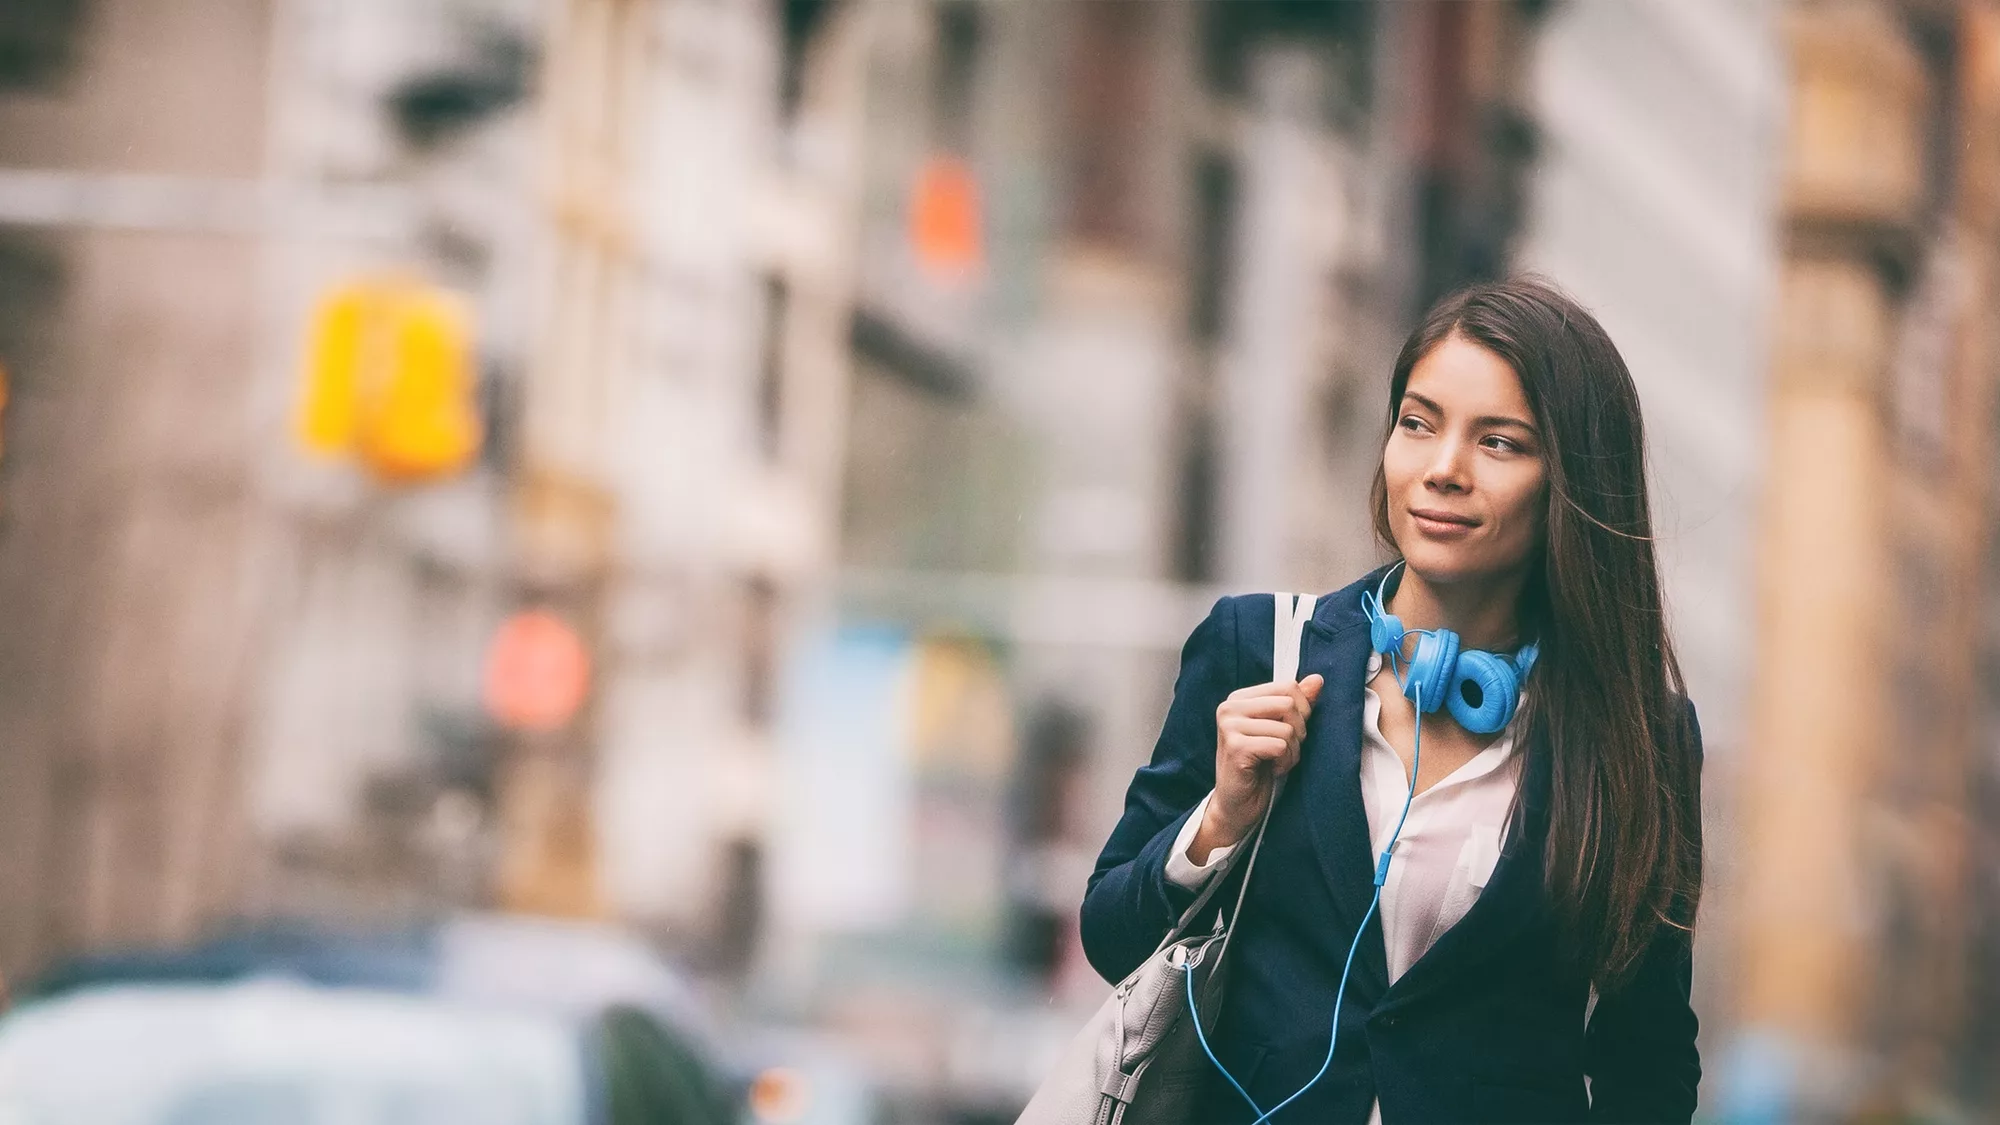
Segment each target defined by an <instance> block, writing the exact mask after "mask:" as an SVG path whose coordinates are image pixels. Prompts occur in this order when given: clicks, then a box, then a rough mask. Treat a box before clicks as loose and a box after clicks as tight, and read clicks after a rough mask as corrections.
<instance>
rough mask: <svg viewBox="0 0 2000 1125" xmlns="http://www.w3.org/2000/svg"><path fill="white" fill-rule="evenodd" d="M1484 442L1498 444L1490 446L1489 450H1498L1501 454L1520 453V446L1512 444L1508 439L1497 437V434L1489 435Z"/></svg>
mask: <svg viewBox="0 0 2000 1125" xmlns="http://www.w3.org/2000/svg"><path fill="white" fill-rule="evenodd" d="M1486 440H1487V441H1489V442H1496V443H1498V444H1496V445H1493V446H1490V447H1489V448H1493V449H1498V450H1499V451H1500V452H1502V453H1519V452H1521V447H1520V446H1518V445H1516V444H1514V442H1513V441H1512V440H1511V439H1509V438H1503V437H1501V436H1500V435H1498V434H1491V435H1488V437H1487V438H1486Z"/></svg>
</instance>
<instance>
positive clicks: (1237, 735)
mask: <svg viewBox="0 0 2000 1125" xmlns="http://www.w3.org/2000/svg"><path fill="white" fill-rule="evenodd" d="M1223 737H1224V744H1223V745H1224V749H1225V750H1229V749H1235V750H1238V751H1239V752H1241V753H1243V754H1245V755H1248V756H1250V757H1252V758H1254V759H1257V760H1259V761H1273V762H1277V763H1278V766H1279V768H1280V769H1281V770H1289V769H1291V768H1292V766H1293V765H1294V764H1295V763H1296V762H1297V761H1298V752H1299V738H1300V734H1299V730H1298V728H1297V727H1295V726H1293V725H1292V724H1291V723H1287V722H1281V721H1279V720H1277V719H1252V718H1240V717H1239V718H1233V719H1230V720H1227V721H1226V722H1225V723H1224V724H1223Z"/></svg>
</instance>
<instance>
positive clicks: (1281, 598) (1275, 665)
mask: <svg viewBox="0 0 2000 1125" xmlns="http://www.w3.org/2000/svg"><path fill="white" fill-rule="evenodd" d="M1271 600H1272V602H1273V603H1274V604H1275V609H1276V614H1277V619H1276V621H1275V622H1274V623H1273V624H1274V628H1273V630H1272V639H1271V679H1272V681H1273V682H1277V681H1280V680H1293V679H1297V678H1298V674H1299V649H1300V647H1301V645H1302V644H1303V643H1304V639H1305V628H1306V622H1308V621H1311V620H1312V614H1313V605H1314V603H1315V602H1316V601H1317V600H1318V599H1316V598H1315V597H1313V596H1312V595H1311V594H1274V595H1272V599H1271ZM1284 791H1285V779H1284V778H1282V777H1280V778H1279V779H1278V783H1277V784H1276V785H1273V786H1272V787H1271V800H1270V803H1269V804H1267V805H1265V806H1264V816H1263V818H1262V819H1260V820H1258V822H1257V833H1256V836H1255V837H1253V838H1252V840H1251V842H1250V858H1249V859H1248V860H1246V861H1245V865H1244V868H1243V882H1242V884H1241V886H1240V887H1239V888H1238V889H1237V892H1236V906H1235V907H1234V908H1233V909H1231V910H1230V912H1229V930H1231V931H1233V930H1235V928H1236V916H1237V915H1238V914H1241V913H1242V912H1243V899H1244V898H1245V897H1246V896H1247V895H1248V894H1249V892H1250V876H1251V875H1252V874H1253V873H1255V872H1256V870H1257V853H1258V852H1260V851H1262V850H1263V848H1264V829H1265V828H1266V827H1267V826H1269V825H1270V823H1271V810H1272V809H1275V808H1277V807H1278V797H1279V795H1280V794H1282V793H1283V792H1284ZM1225 882H1228V879H1227V878H1226V877H1225V876H1224V874H1223V873H1221V872H1217V873H1216V875H1215V877H1214V878H1212V879H1210V880H1209V881H1208V885H1207V886H1205V887H1203V888H1202V889H1201V893H1200V894H1199V895H1197V896H1195V900H1194V903H1193V904H1192V905H1190V906H1189V907H1188V908H1187V909H1186V910H1184V911H1182V912H1181V917H1180V921H1178V922H1176V923H1174V928H1173V929H1172V930H1170V931H1168V932H1167V936H1166V939H1165V940H1164V941H1162V942H1160V945H1159V949H1155V950H1154V951H1153V952H1155V953H1158V952H1159V950H1160V949H1165V948H1166V947H1167V946H1169V945H1171V944H1173V943H1174V942H1176V941H1178V940H1180V937H1181V935H1182V934H1183V933H1185V932H1186V931H1187V928H1188V926H1189V925H1190V924H1191V923H1193V921H1194V920H1195V918H1196V917H1197V916H1199V915H1200V914H1201V910H1202V907H1204V906H1207V905H1208V900H1209V899H1210V898H1212V897H1213V896H1214V895H1215V892H1216V890H1217V889H1218V888H1220V887H1221V886H1222V884H1223V883H1225ZM1228 952H1229V936H1228V933H1227V932H1225V933H1224V935H1223V938H1222V949H1221V950H1220V951H1219V952H1218V953H1217V954H1216V960H1217V962H1218V963H1219V962H1220V961H1221V959H1222V955H1223V954H1226V953H1228Z"/></svg>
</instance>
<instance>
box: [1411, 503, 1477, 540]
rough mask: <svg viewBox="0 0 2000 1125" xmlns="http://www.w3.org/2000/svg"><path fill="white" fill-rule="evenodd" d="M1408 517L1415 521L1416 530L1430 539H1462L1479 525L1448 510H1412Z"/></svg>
mask: <svg viewBox="0 0 2000 1125" xmlns="http://www.w3.org/2000/svg"><path fill="white" fill-rule="evenodd" d="M1410 518H1411V519H1413V520H1415V521H1416V524H1417V530H1418V531H1420V532H1422V533H1423V534H1424V535H1426V536H1428V537H1430V538H1432V539H1463V538H1464V537H1465V536H1467V535H1469V534H1471V532H1472V529H1473V528H1475V527H1477V526H1479V525H1478V524H1477V523H1475V522H1472V521H1471V520H1469V519H1468V518H1467V517H1465V516H1453V515H1451V514H1450V513H1448V512H1433V511H1429V510H1424V511H1413V512H1411V513H1410Z"/></svg>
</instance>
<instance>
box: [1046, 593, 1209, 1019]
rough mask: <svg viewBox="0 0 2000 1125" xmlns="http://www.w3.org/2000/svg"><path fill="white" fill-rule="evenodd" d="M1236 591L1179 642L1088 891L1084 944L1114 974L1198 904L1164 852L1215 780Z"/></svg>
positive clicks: (1095, 963) (1126, 969)
mask: <svg viewBox="0 0 2000 1125" xmlns="http://www.w3.org/2000/svg"><path fill="white" fill-rule="evenodd" d="M1241 600H1242V599H1241V598H1238V597H1225V598H1222V599H1220V600H1218V601H1217V602H1216V603H1215V606H1214V607H1213V608H1212V609H1210V610H1209V613H1208V616H1207V617H1206V618H1204V619H1203V620H1202V622H1201V624H1199V625H1197V626H1195V629H1194V632H1193V633H1191V634H1190V635H1189V636H1188V639H1187V643H1186V644H1185V645H1183V646H1182V648H1181V666H1180V675H1179V676H1178V677H1177V678H1176V679H1175V681H1174V698H1173V702H1172V703H1171V704H1170V705H1169V706H1168V708H1167V717H1166V721H1165V722H1164V723H1163V724H1162V725H1161V729H1160V737H1159V741H1158V742H1157V743H1155V744H1154V746H1153V757H1152V761H1151V762H1149V763H1148V764H1147V765H1145V766H1143V767H1141V768H1140V769H1139V771H1138V772H1137V773H1136V774H1134V775H1133V777H1132V783H1131V785H1130V786H1128V787H1127V788H1126V790H1125V812H1124V815H1122V816H1121V817H1120V818H1119V820H1118V826H1117V827H1116V828H1114V829H1112V832H1111V839H1110V840H1109V841H1108V842H1106V843H1105V845H1104V850H1103V852H1102V853H1101V854H1099V856H1098V857H1097V867H1096V869H1095V870H1094V871H1092V872H1091V876H1090V883H1089V885H1088V888H1087V889H1086V890H1085V892H1084V896H1083V913H1082V919H1081V928H1082V938H1083V951H1084V955H1085V956H1086V957H1088V958H1089V959H1090V964H1091V966H1092V967H1093V968H1095V969H1096V970H1097V971H1098V973H1099V974H1100V975H1101V976H1103V977H1104V979H1106V980H1108V981H1111V982H1113V983H1116V982H1118V981H1121V980H1123V979H1125V977H1127V976H1129V975H1130V974H1131V972H1132V970H1133V969H1136V968H1138V967H1139V965H1140V964H1141V963H1142V962H1144V961H1145V959H1146V958H1147V957H1149V956H1151V955H1152V952H1153V950H1154V949H1156V948H1157V947H1158V946H1159V944H1160V939H1162V938H1164V937H1165V936H1166V935H1167V931H1168V930H1169V929H1171V928H1172V927H1173V924H1174V922H1175V921H1176V920H1178V919H1179V917H1180V915H1181V912H1182V911H1184V910H1186V909H1187V908H1188V906H1189V905H1190V904H1192V903H1193V901H1194V897H1195V892H1194V891H1192V890H1189V889H1188V888H1185V887H1182V886H1179V885H1178V884H1175V883H1171V882H1169V881H1168V879H1167V876H1166V867H1167V855H1168V853H1169V852H1170V851H1171V850H1172V848H1173V843H1174V839H1175V837H1177V836H1178V835H1179V834H1180V831H1181V826H1182V825H1183V824H1185V823H1186V822H1187V819H1188V815H1189V814H1190V813H1191V812H1193V811H1194V807H1195V806H1196V805H1197V804H1199V803H1200V802H1201V799H1202V798H1203V797H1204V796H1206V795H1207V794H1208V792H1209V790H1211V789H1213V788H1214V787H1215V709H1216V708H1217V707H1218V706H1220V705H1221V704H1222V701H1223V700H1224V699H1227V698H1228V697H1229V693H1230V692H1232V691H1234V690H1236V689H1237V688H1238V687H1240V686H1242V684H1241V682H1240V681H1239V680H1238V676H1239V673H1240V667H1239V659H1238V654H1239V650H1240V646H1239V643H1238V635H1237V634H1238V620H1237V619H1238V608H1239V607H1238V604H1237V603H1238V602H1239V601H1241Z"/></svg>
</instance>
